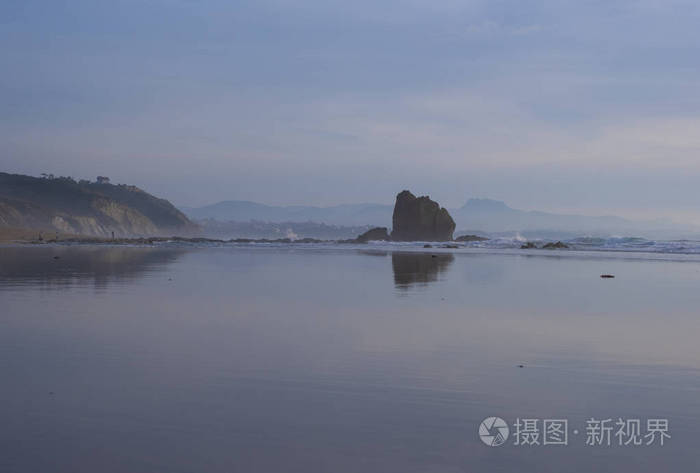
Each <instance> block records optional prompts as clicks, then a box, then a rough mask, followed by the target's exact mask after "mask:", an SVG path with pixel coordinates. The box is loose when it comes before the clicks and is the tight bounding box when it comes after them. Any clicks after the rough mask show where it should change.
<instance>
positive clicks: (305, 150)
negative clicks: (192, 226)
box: [0, 0, 700, 221]
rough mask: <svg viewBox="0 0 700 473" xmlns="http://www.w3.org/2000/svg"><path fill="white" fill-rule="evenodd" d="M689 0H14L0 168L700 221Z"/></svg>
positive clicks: (1, 95) (232, 194) (249, 194)
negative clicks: (474, 200)
mask: <svg viewBox="0 0 700 473" xmlns="http://www.w3.org/2000/svg"><path fill="white" fill-rule="evenodd" d="M699 25H700V4H699V3H698V2H696V1H676V0H663V1H661V0H659V1H645V0H641V1H611V0H605V1H590V2H585V1H580V0H579V1H563V0H556V1H555V0H548V1H540V2H529V1H523V0H514V1H498V0H488V1H454V0H445V1H436V0H426V1H420V0H413V1H398V0H389V1H376V0H375V1H364V0H360V1H347V0H343V1H336V0H323V1H321V0H312V1H304V0H294V1H291V0H290V1H286V0H276V1H275V0H272V1H267V0H255V1H250V2H246V1H244V2H237V1H230V0H226V1H224V0H211V1H195V0H189V1H186V0H152V1H145V0H144V1H130V0H119V1H115V0H112V1H100V0H45V1H36V0H21V1H14V0H4V1H3V2H1V3H0V59H1V63H2V74H0V168H1V169H2V170H5V171H10V172H21V173H29V174H39V173H41V172H52V173H54V174H58V175H73V176H75V177H94V176H96V175H98V174H105V175H108V176H110V177H112V179H113V180H114V181H118V182H126V183H133V184H137V185H139V186H142V187H144V188H145V189H147V190H149V191H152V192H154V193H157V194H159V195H161V196H163V197H166V198H169V199H171V200H172V201H173V202H174V203H176V204H180V205H199V204H205V203H210V202H214V201H218V200H224V199H246V200H255V201H261V202H266V203H284V202H287V203H293V204H321V205H328V204H335V203H342V202H386V203H388V202H392V201H393V197H394V195H395V194H396V192H398V191H400V190H401V189H403V188H410V189H412V190H413V191H414V192H416V193H422V194H426V193H427V194H430V195H431V197H434V198H436V199H438V200H440V201H441V202H442V203H444V204H446V205H448V206H457V205H461V204H462V203H463V202H464V201H465V200H466V199H467V198H468V197H475V196H481V197H492V198H497V199H502V200H506V201H507V202H508V203H510V204H511V205H512V206H515V207H519V208H540V209H550V210H577V211H579V212H582V213H591V214H598V213H617V214H623V215H628V216H639V215H645V214H648V215H650V216H652V215H653V216H656V215H668V216H673V217H674V218H680V217H687V218H692V219H693V220H695V221H700V185H699V184H700V26H699Z"/></svg>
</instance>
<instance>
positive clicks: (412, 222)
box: [391, 191, 455, 241]
mask: <svg viewBox="0 0 700 473" xmlns="http://www.w3.org/2000/svg"><path fill="white" fill-rule="evenodd" d="M392 222H393V227H394V228H393V230H392V232H391V239H392V240H395V241H450V240H452V233H453V232H454V231H455V222H454V220H452V217H450V213H449V212H448V211H447V209H444V208H441V207H440V204H438V203H437V202H434V201H432V200H430V198H429V197H428V196H423V197H416V196H415V195H413V194H411V192H409V191H403V192H400V193H399V194H398V195H397V196H396V204H395V205H394V216H393V218H392Z"/></svg>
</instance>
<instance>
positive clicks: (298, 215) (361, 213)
mask: <svg viewBox="0 0 700 473" xmlns="http://www.w3.org/2000/svg"><path fill="white" fill-rule="evenodd" d="M393 209H394V208H393V206H391V205H382V204H347V205H336V206H333V207H311V206H301V205H292V206H284V207H282V206H272V205H263V204H258V203H255V202H248V201H243V200H228V201H224V202H219V203H216V204H212V205H207V206H204V207H198V208H183V211H184V212H185V213H186V214H187V215H188V216H189V217H190V218H193V219H216V220H219V221H236V222H249V221H253V220H255V221H259V222H272V223H282V222H317V223H325V224H327V225H346V226H364V225H377V226H386V225H387V224H388V223H391V214H392V212H393Z"/></svg>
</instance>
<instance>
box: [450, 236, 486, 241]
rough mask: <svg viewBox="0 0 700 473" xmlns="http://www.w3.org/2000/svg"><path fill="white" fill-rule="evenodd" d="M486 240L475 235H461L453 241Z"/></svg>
mask: <svg viewBox="0 0 700 473" xmlns="http://www.w3.org/2000/svg"><path fill="white" fill-rule="evenodd" d="M486 240H488V238H486V237H480V236H477V235H462V236H458V237H457V238H455V241H486Z"/></svg>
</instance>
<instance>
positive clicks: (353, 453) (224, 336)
mask: <svg viewBox="0 0 700 473" xmlns="http://www.w3.org/2000/svg"><path fill="white" fill-rule="evenodd" d="M637 243H638V242H637ZM637 243H634V242H625V243H624V245H627V246H628V247H630V246H635V245H636V246H635V248H634V250H631V249H629V248H620V245H618V247H616V248H613V247H610V248H607V249H606V248H605V244H604V243H601V242H595V243H591V242H587V241H580V242H578V244H579V245H580V246H579V247H577V249H572V250H556V251H544V250H528V251H523V250H519V249H516V248H515V245H516V244H513V245H511V246H507V245H505V244H504V245H502V246H498V245H496V244H495V243H494V242H491V243H490V245H491V246H483V245H482V246H479V245H466V246H465V247H460V248H458V249H448V248H429V249H424V248H422V245H396V244H394V245H391V244H389V245H387V244H379V243H377V244H369V245H364V246H353V245H325V244H323V245H209V246H205V247H202V246H193V245H182V244H164V245H161V246H159V247H125V246H114V247H109V246H80V245H77V246H60V245H57V246H49V245H46V246H38V247H21V246H14V247H10V246H7V247H0V379H2V389H0V419H2V429H0V471H2V472H38V471H51V472H95V471H99V472H125V471H128V472H195V471H197V472H199V471H206V472H330V471H332V472H358V471H361V472H472V471H476V472H478V471H489V472H513V471H519V472H538V473H540V472H561V471H570V472H589V471H597V472H607V471H610V472H662V471H694V470H695V469H696V468H697V466H696V465H697V458H698V454H697V447H696V443H697V439H698V437H699V436H700V343H698V337H699V335H700V317H698V307H700V290H698V289H699V288H700V256H698V255H695V254H693V251H669V250H665V251H659V250H658V248H659V244H658V243H654V245H647V246H645V247H643V248H642V247H640V245H638V244H637ZM683 245H685V246H684V248H686V247H689V246H690V245H689V244H688V243H684V244H683ZM602 249H604V250H605V251H601V250H602ZM621 249H622V250H625V251H620V250H621ZM601 274H614V275H615V278H614V279H601V278H600V275H601ZM521 366H522V367H521ZM492 416H497V417H500V418H502V419H504V421H505V422H506V424H507V425H508V427H509V435H508V438H507V439H506V440H505V442H504V444H503V445H500V446H488V445H486V444H485V443H484V442H483V441H482V439H481V438H480V436H479V426H480V424H481V422H482V421H483V420H485V419H486V418H489V417H492ZM518 419H521V427H522V426H523V425H524V424H523V423H522V420H523V419H534V420H536V422H535V427H536V429H535V431H536V433H537V435H538V436H537V440H538V443H539V445H522V444H521V445H516V444H515V443H516V440H519V439H522V438H527V437H523V436H522V434H523V432H522V431H521V432H520V435H518V434H517V432H516V425H515V424H517V421H518ZM545 419H548V420H557V421H562V420H566V421H567V425H566V432H567V434H568V436H567V442H566V445H562V444H558V445H554V444H548V445H544V444H543V441H544V428H543V424H544V420H545ZM606 419H611V421H610V423H608V424H604V425H605V426H610V425H614V423H615V422H616V421H618V420H619V419H622V420H623V421H624V422H625V423H627V422H628V421H631V422H630V423H631V424H634V422H633V421H635V420H639V421H640V426H641V427H640V430H641V432H640V437H641V438H642V439H643V442H642V444H641V445H635V444H634V442H632V443H631V444H629V445H619V444H618V437H617V436H616V435H615V434H616V431H617V430H618V429H617V427H616V426H615V427H614V428H613V429H612V431H610V430H607V432H609V435H610V444H609V445H608V444H607V443H608V442H606V441H605V438H603V439H602V442H601V443H602V444H595V445H587V440H589V435H588V432H589V430H590V429H589V426H593V428H594V427H595V425H600V424H596V422H597V421H600V420H606ZM649 421H651V422H657V421H665V422H666V423H667V427H666V429H665V431H666V432H667V434H668V435H670V438H665V441H664V445H660V441H659V438H658V435H657V436H656V437H655V438H654V440H655V441H654V442H652V443H650V444H649V445H646V442H647V440H648V439H647V438H645V437H644V435H645V434H647V433H649V428H648V427H649V425H647V422H649ZM523 430H524V429H523ZM491 432H493V430H491V431H488V433H491ZM529 438H530V439H531V440H532V438H533V437H532V436H530V437H529ZM485 439H486V440H489V438H488V437H485ZM550 440H551V438H550ZM520 443H522V442H520ZM593 443H595V442H593Z"/></svg>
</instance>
